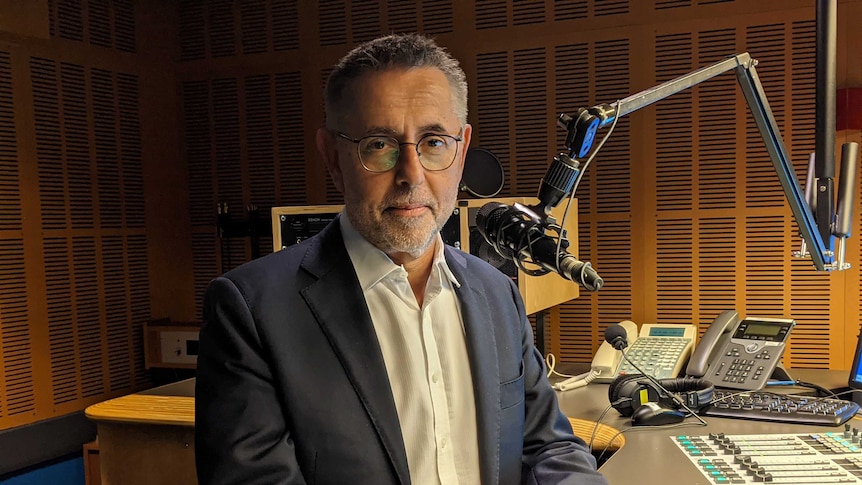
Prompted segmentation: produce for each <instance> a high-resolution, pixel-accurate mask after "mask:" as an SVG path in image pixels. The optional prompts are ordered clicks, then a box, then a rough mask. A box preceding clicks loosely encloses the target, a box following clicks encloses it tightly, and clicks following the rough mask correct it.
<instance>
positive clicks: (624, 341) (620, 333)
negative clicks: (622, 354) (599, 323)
mask: <svg viewBox="0 0 862 485" xmlns="http://www.w3.org/2000/svg"><path fill="white" fill-rule="evenodd" d="M605 341H606V342H607V343H609V344H611V347H613V348H615V349H617V350H619V351H622V350H623V349H624V348H626V347H628V346H629V341H628V336H627V335H626V329H624V328H623V326H622V325H619V324H616V323H615V324H613V325H609V326H608V328H606V329H605Z"/></svg>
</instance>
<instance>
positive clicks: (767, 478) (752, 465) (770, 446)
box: [673, 424, 862, 485]
mask: <svg viewBox="0 0 862 485" xmlns="http://www.w3.org/2000/svg"><path fill="white" fill-rule="evenodd" d="M673 440H674V442H675V443H676V444H677V446H678V447H679V448H680V449H681V450H682V451H683V452H684V453H685V454H686V456H688V458H689V459H690V460H691V462H692V463H693V464H694V465H695V466H696V467H697V468H698V469H699V470H700V472H701V473H703V475H704V476H706V477H707V478H708V479H709V480H710V481H711V483H716V484H720V483H737V484H748V483H793V484H796V485H822V484H828V483H848V484H849V483H855V484H862V444H860V441H861V440H862V436H860V432H859V430H858V429H856V428H853V429H852V430H851V428H850V425H849V424H848V425H845V428H844V432H843V433H841V432H828V433H811V434H796V435H794V434H753V435H725V434H724V433H711V434H709V435H708V436H686V435H682V436H675V437H673Z"/></svg>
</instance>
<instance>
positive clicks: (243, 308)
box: [195, 35, 606, 485]
mask: <svg viewBox="0 0 862 485" xmlns="http://www.w3.org/2000/svg"><path fill="white" fill-rule="evenodd" d="M325 98H326V99H325V102H326V119H327V123H326V124H327V126H326V128H322V129H320V130H319V132H318V135H317V146H318V150H319V152H320V154H321V156H322V158H323V159H324V161H325V162H326V165H327V168H328V169H329V172H330V174H331V175H332V178H333V180H334V182H335V184H336V186H337V187H338V189H339V190H340V191H341V192H343V194H344V199H345V208H344V212H343V213H342V214H341V215H340V217H339V218H338V219H337V220H336V221H335V222H333V223H332V224H330V225H329V226H328V227H327V228H325V229H324V230H323V231H322V232H321V233H320V234H318V235H317V236H315V237H313V238H311V239H309V240H307V241H304V242H303V243H301V244H298V245H295V246H292V247H290V248H288V249H285V250H283V251H280V252H278V253H275V254H272V255H270V256H267V257H265V258H261V259H259V260H256V261H253V262H251V263H248V264H246V265H244V266H242V267H240V268H238V269H236V270H233V271H231V272H229V273H227V274H226V275H224V276H223V277H221V278H217V279H216V280H214V281H213V282H212V284H211V286H210V288H209V290H208V291H207V295H206V298H205V303H204V327H203V329H202V331H201V340H200V355H199V357H198V374H197V387H196V441H195V446H196V456H197V470H198V477H199V479H200V482H201V483H202V484H227V483H232V484H233V483H235V484H251V483H261V484H263V483H266V484H275V483H279V484H295V483H313V484H372V485H383V484H396V483H400V484H408V483H412V484H416V485H419V484H440V485H451V484H461V485H473V484H479V483H482V484H516V483H528V484H551V483H568V484H584V485H586V484H605V483H606V482H605V480H604V478H603V477H602V476H601V475H599V474H598V473H597V472H596V464H595V461H594V460H593V457H592V455H591V454H590V452H589V450H588V449H587V448H586V447H585V446H584V443H583V441H581V440H580V439H577V438H575V437H574V436H573V434H572V431H571V427H570V426H569V423H568V421H567V420H566V418H565V417H564V416H563V415H562V414H561V413H560V411H559V408H558V406H557V401H556V396H555V395H554V393H553V391H552V390H551V388H550V386H549V384H548V382H547V379H546V377H545V375H544V368H543V361H542V357H541V355H539V353H538V352H537V351H536V349H535V347H534V346H533V337H532V334H531V330H530V325H529V323H528V321H527V319H526V316H525V315H524V308H523V303H522V301H521V299H520V296H519V294H518V291H517V288H516V287H515V286H514V285H513V284H512V282H511V280H509V279H508V278H507V277H506V276H504V275H503V274H502V273H500V272H499V271H497V270H496V269H494V268H492V267H491V266H490V265H488V264H486V263H484V262H483V261H481V260H479V259H477V258H474V257H472V256H470V255H467V254H464V253H462V252H460V251H458V250H455V249H453V248H451V247H445V246H444V244H443V242H442V240H441V238H440V235H439V231H440V228H441V227H442V226H443V224H444V223H445V221H446V220H447V219H448V217H449V216H450V215H451V214H452V211H453V209H454V205H455V199H456V197H457V191H458V183H459V180H460V178H461V171H462V169H463V167H464V157H465V153H466V151H467V147H468V145H469V143H470V137H471V134H472V132H471V127H470V125H469V124H467V123H466V119H467V86H466V82H465V80H464V73H463V71H462V70H461V68H460V67H459V66H458V63H457V61H455V60H454V59H452V58H451V57H450V56H449V55H448V54H447V53H446V52H445V51H444V50H442V49H441V48H439V47H438V46H437V45H436V44H435V43H434V42H433V41H431V40H430V39H427V38H425V37H422V36H418V35H404V36H399V35H393V36H387V37H383V38H380V39H377V40H375V41H371V42H369V43H367V44H364V45H361V46H359V47H357V48H356V49H354V50H353V51H352V52H350V53H349V54H348V55H347V56H346V57H345V58H344V59H342V61H341V62H340V63H339V64H338V65H337V66H336V68H335V70H334V71H333V73H332V74H331V76H330V78H329V80H328V82H327V87H326V93H325Z"/></svg>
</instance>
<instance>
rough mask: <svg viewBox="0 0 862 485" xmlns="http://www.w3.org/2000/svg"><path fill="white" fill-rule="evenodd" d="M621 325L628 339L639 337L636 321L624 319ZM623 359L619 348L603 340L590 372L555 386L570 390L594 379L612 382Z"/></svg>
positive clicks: (559, 389) (562, 389) (561, 389)
mask: <svg viewBox="0 0 862 485" xmlns="http://www.w3.org/2000/svg"><path fill="white" fill-rule="evenodd" d="M620 326H621V327H623V328H624V329H625V330H626V340H628V341H629V342H634V341H635V339H637V338H638V326H637V324H635V322H632V321H629V320H624V321H622V322H620ZM622 359H623V356H622V354H621V353H620V351H619V350H617V349H615V348H613V347H611V344H609V343H607V342H602V344H601V345H600V346H599V350H597V351H596V355H595V356H594V357H593V363H592V364H591V365H590V371H589V372H587V373H585V374H581V375H578V376H574V377H570V378H568V379H565V380H563V381H560V382H557V383H556V384H554V386H553V387H554V389H556V390H558V391H568V390H570V389H577V388H579V387H584V386H586V385H587V384H589V383H591V382H593V381H595V382H611V381H612V380H614V378H615V377H616V376H617V369H618V368H619V365H620V361H621V360H622Z"/></svg>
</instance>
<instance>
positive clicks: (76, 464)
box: [0, 457, 84, 485]
mask: <svg viewBox="0 0 862 485" xmlns="http://www.w3.org/2000/svg"><path fill="white" fill-rule="evenodd" d="M0 483H2V484H3V485H84V459H83V458H81V457H77V458H72V459H71V460H66V461H61V462H58V463H54V464H53V465H48V466H45V467H42V468H37V469H34V470H31V471H29V472H27V473H23V474H21V475H17V476H15V477H12V478H9V479H6V480H0Z"/></svg>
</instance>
